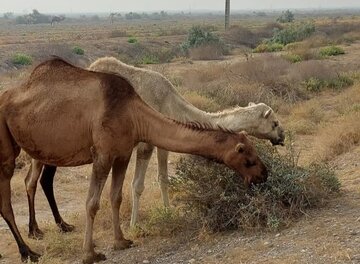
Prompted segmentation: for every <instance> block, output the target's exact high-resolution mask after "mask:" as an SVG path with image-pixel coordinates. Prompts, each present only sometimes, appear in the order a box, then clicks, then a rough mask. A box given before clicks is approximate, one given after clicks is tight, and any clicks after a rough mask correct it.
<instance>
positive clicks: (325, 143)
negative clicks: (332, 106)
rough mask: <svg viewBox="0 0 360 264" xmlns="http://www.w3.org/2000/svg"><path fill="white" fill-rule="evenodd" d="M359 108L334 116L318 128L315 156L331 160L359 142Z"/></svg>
mask: <svg viewBox="0 0 360 264" xmlns="http://www.w3.org/2000/svg"><path fill="white" fill-rule="evenodd" d="M359 110H360V109H359V108H354V109H353V112H352V113H350V114H347V115H345V116H340V117H337V118H334V120H333V122H332V123H328V124H327V125H325V126H324V127H322V128H321V129H320V130H319V133H318V135H317V137H316V141H315V142H316V143H315V144H316V150H317V151H316V158H318V159H319V160H325V161H328V160H331V159H333V158H334V157H336V156H338V155H340V154H342V153H345V152H347V151H349V150H350V149H351V148H352V147H353V146H354V145H357V144H359V142H360V122H359V118H360V111H359Z"/></svg>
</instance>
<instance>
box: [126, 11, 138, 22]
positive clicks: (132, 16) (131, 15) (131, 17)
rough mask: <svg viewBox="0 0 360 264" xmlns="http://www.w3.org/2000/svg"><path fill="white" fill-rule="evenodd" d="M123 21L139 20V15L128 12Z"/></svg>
mask: <svg viewBox="0 0 360 264" xmlns="http://www.w3.org/2000/svg"><path fill="white" fill-rule="evenodd" d="M125 19H127V20H131V19H141V15H140V14H138V13H135V12H130V13H127V14H125Z"/></svg>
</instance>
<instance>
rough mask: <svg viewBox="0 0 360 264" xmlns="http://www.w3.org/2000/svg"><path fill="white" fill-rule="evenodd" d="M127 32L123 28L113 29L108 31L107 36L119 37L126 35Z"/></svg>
mask: <svg viewBox="0 0 360 264" xmlns="http://www.w3.org/2000/svg"><path fill="white" fill-rule="evenodd" d="M127 36H128V34H127V33H126V31H124V30H119V29H115V30H113V31H111V32H110V34H109V38H121V37H127Z"/></svg>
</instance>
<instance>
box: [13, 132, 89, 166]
mask: <svg viewBox="0 0 360 264" xmlns="http://www.w3.org/2000/svg"><path fill="white" fill-rule="evenodd" d="M23 131H26V133H24V132H21V130H20V132H18V131H15V133H13V131H11V132H12V134H13V136H14V139H15V141H16V143H17V144H18V145H19V146H20V147H21V148H22V149H23V150H24V151H25V152H27V153H28V154H29V155H30V156H31V157H32V158H34V159H37V160H39V161H41V162H43V163H45V164H49V165H55V166H78V165H83V164H88V163H91V162H92V158H91V152H90V148H91V146H92V144H93V143H92V140H91V139H90V137H89V136H85V135H83V134H81V133H78V132H76V131H72V133H68V132H66V133H65V132H64V131H63V132H61V133H59V131H54V130H53V129H51V128H50V129H42V130H38V129H36V130H32V129H29V128H28V129H27V130H23ZM39 131H40V132H39Z"/></svg>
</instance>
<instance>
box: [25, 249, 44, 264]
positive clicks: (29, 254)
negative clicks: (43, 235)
mask: <svg viewBox="0 0 360 264" xmlns="http://www.w3.org/2000/svg"><path fill="white" fill-rule="evenodd" d="M40 257H41V255H40V254H38V253H36V252H34V251H32V250H30V249H28V251H27V252H26V254H23V255H21V261H22V262H28V260H29V259H30V261H31V262H38V261H39V258H40Z"/></svg>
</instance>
